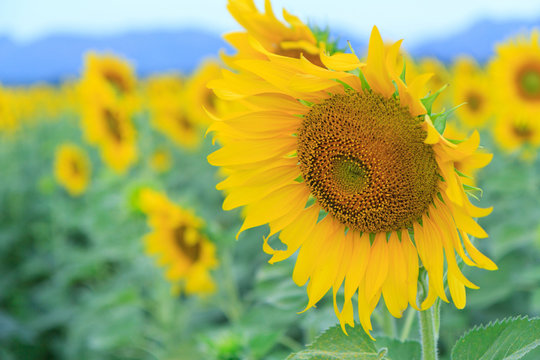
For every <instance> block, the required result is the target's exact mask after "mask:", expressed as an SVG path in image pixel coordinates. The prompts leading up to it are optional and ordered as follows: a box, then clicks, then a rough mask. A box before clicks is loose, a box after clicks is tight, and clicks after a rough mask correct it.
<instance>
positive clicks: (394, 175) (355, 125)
mask: <svg viewBox="0 0 540 360" xmlns="http://www.w3.org/2000/svg"><path fill="white" fill-rule="evenodd" d="M422 121H423V120H422V118H420V117H414V116H412V115H411V114H410V113H409V111H408V109H407V108H404V107H402V106H401V105H400V103H399V100H398V99H394V98H390V99H386V98H384V97H382V96H380V95H378V94H374V93H372V92H365V93H356V92H350V93H347V94H343V95H342V94H339V95H334V96H332V97H331V98H329V99H327V100H325V101H323V102H322V103H320V104H316V105H313V106H312V108H311V110H310V111H309V113H308V114H307V115H306V116H305V118H304V120H303V122H302V125H301V127H300V129H299V131H298V151H297V153H298V159H299V164H300V169H301V171H302V175H303V177H304V180H305V181H306V184H307V186H308V187H309V188H310V190H311V193H312V194H313V195H314V196H315V197H316V198H317V201H318V202H319V204H320V205H321V207H322V208H323V209H325V210H326V211H328V212H329V213H331V214H332V215H333V216H334V217H336V218H337V219H338V220H339V221H340V222H342V223H343V224H345V225H346V226H348V227H350V228H352V229H356V230H359V231H362V232H385V231H394V230H398V229H403V228H407V227H409V226H410V225H411V224H412V222H413V221H414V220H416V219H417V218H419V217H420V216H421V215H422V214H423V213H424V212H425V211H426V209H427V207H428V206H429V204H430V203H431V201H432V199H433V196H435V194H436V192H437V183H438V175H437V163H436V161H435V155H434V152H433V150H432V148H431V146H430V145H428V144H425V143H424V140H425V138H426V136H427V134H426V132H425V131H424V130H422V128H421V126H420V125H421V123H422Z"/></svg>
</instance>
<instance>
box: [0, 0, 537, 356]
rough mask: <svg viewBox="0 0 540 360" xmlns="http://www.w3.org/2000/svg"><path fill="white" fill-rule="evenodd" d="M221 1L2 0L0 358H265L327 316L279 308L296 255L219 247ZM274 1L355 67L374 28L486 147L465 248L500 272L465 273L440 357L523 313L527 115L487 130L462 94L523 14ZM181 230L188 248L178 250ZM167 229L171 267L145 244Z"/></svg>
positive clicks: (290, 288) (533, 156)
mask: <svg viewBox="0 0 540 360" xmlns="http://www.w3.org/2000/svg"><path fill="white" fill-rule="evenodd" d="M255 3H256V4H257V6H258V7H259V9H263V8H264V1H255ZM226 5H227V2H226V0H199V1H195V2H193V1H189V2H188V1H184V0H181V1H178V0H154V1H128V0H108V1H105V0H94V1H91V2H90V1H78V2H75V1H68V0H49V1H46V2H43V1H36V0H19V1H9V0H8V1H4V0H2V1H1V2H0V169H2V170H1V174H2V181H1V182H0V271H1V274H2V276H1V277H0V359H75V358H78V359H283V358H285V357H286V356H287V355H288V354H289V353H291V352H293V351H297V350H299V349H301V348H302V346H303V345H304V344H306V343H309V342H311V341H312V340H313V339H314V338H315V336H316V335H317V334H319V332H320V331H322V330H324V329H326V328H328V327H329V326H332V325H334V324H335V323H336V319H335V315H334V312H333V307H332V299H331V297H330V298H328V297H325V298H324V299H323V300H322V301H321V303H320V304H319V305H318V307H317V309H314V310H311V311H308V312H306V313H303V314H296V313H297V312H298V311H300V310H302V309H303V308H304V306H305V304H306V299H307V297H306V295H305V289H303V288H298V287H296V285H294V283H293V282H292V280H291V278H290V275H291V273H292V267H293V265H294V259H289V260H288V261H284V262H282V263H279V264H275V265H269V264H267V261H268V258H269V256H267V255H266V254H264V253H263V252H262V251H261V248H262V237H263V236H264V235H266V234H267V229H265V228H257V229H252V230H249V231H246V232H245V233H244V234H242V235H241V236H240V238H239V240H238V241H236V240H235V236H236V232H237V231H238V229H239V228H240V224H241V214H240V211H229V212H224V211H223V210H222V209H221V204H222V201H223V195H222V194H221V193H220V192H219V191H218V190H216V184H217V183H219V182H220V181H221V179H222V176H223V174H220V173H219V172H218V169H215V168H212V167H211V166H210V165H208V163H207V162H206V156H207V155H208V154H209V153H210V152H212V151H213V150H212V149H213V146H212V144H211V139H210V138H204V132H205V129H206V128H207V126H208V124H209V123H210V121H211V118H210V117H209V116H208V114H207V113H205V112H204V111H203V110H202V108H203V106H204V107H206V108H208V109H211V110H212V111H213V112H214V113H219V112H220V111H223V107H224V106H225V105H223V104H221V103H220V102H219V100H218V99H215V98H214V97H213V95H212V94H211V93H210V92H209V91H208V89H207V88H206V85H205V84H206V82H208V81H209V80H212V79H213V78H216V77H218V76H219V71H220V67H222V66H223V65H222V64H221V62H220V60H219V53H220V51H224V52H226V53H231V52H232V49H231V47H230V46H228V45H227V44H226V43H225V41H224V40H223V39H222V38H221V35H222V34H224V33H227V32H231V31H238V30H241V27H240V26H239V25H238V24H237V23H236V22H235V20H234V19H233V17H232V16H231V15H230V14H229V13H228V12H227V9H226ZM272 5H273V8H274V11H275V12H276V14H278V17H280V18H281V16H280V15H281V8H283V7H285V8H286V9H287V10H288V11H289V12H291V13H292V14H294V15H296V16H299V17H300V19H302V20H303V21H305V22H307V23H308V24H309V25H310V26H317V27H319V28H326V27H327V28H328V29H329V30H330V33H331V35H332V38H333V39H336V41H338V42H339V44H340V45H341V46H346V45H347V41H350V43H351V45H352V47H353V48H354V49H355V50H356V52H357V53H359V54H362V53H363V52H364V51H365V48H366V44H367V41H368V38H369V33H370V31H371V28H372V27H373V25H377V26H378V27H379V30H380V31H381V34H382V35H383V38H385V39H387V40H389V41H390V40H397V39H401V38H403V39H405V41H404V45H403V46H404V49H405V53H404V54H403V55H404V57H406V58H407V59H408V60H407V61H408V65H407V66H408V69H409V62H410V64H411V65H410V68H411V69H418V71H420V70H423V71H429V72H434V73H435V77H436V78H437V81H438V82H439V84H440V86H442V85H443V84H445V83H449V84H450V86H449V88H448V89H447V90H446V91H445V93H446V94H447V95H445V98H444V99H443V100H441V104H439V105H438V106H440V107H441V108H442V107H446V108H449V107H451V106H452V105H448V106H447V104H450V103H453V104H454V105H457V104H459V103H461V102H468V105H466V106H465V107H464V108H461V109H458V110H457V111H455V112H454V113H453V115H452V116H451V118H449V120H448V128H447V131H448V132H449V133H448V134H450V135H449V136H461V135H467V134H470V133H471V132H472V130H473V129H475V128H480V129H481V136H482V144H483V146H484V148H485V149H486V151H488V152H491V153H494V154H495V157H494V160H493V162H492V163H491V164H490V165H489V166H488V167H487V168H485V169H484V170H482V171H481V172H479V173H478V174H476V176H477V181H476V182H471V183H470V184H469V186H471V187H472V188H474V189H476V188H477V187H478V190H477V191H476V195H477V197H478V198H479V201H480V205H484V206H494V208H495V210H494V212H493V214H492V215H490V216H489V217H487V218H485V219H481V220H480V223H481V225H482V226H483V227H484V228H486V230H487V232H488V233H489V234H490V237H489V238H488V239H485V240H482V241H479V242H477V245H478V246H479V248H481V249H482V250H483V251H484V252H485V253H486V254H487V255H488V256H490V257H491V258H492V259H493V260H494V261H495V262H496V263H497V264H498V266H499V270H498V271H497V272H487V271H481V270H478V271H477V270H474V269H466V275H467V276H468V277H470V278H471V280H472V281H473V282H474V283H475V284H477V285H479V286H480V290H476V291H469V292H468V302H467V307H466V308H465V310H462V311H458V310H456V309H455V308H453V307H452V306H444V307H443V314H442V317H443V325H442V329H441V340H440V342H441V344H440V346H441V355H442V358H443V359H449V358H450V357H449V356H450V354H449V350H450V347H451V345H452V344H453V343H454V342H455V341H456V340H457V339H458V338H459V336H461V334H463V332H464V331H465V330H466V329H469V328H470V327H471V326H473V325H476V324H480V323H487V322H489V321H492V320H494V319H497V318H504V317H508V316H516V315H529V316H538V315H539V314H540V289H539V285H540V221H539V219H540V190H539V189H540V180H539V178H538V174H539V172H540V162H539V160H538V155H537V153H538V147H539V146H540V140H537V139H538V138H539V136H540V135H539V134H540V130H539V128H540V125H538V124H540V112H539V110H538V108H533V109H532V110H530V111H528V112H527V113H526V114H522V115H520V119H521V118H527V120H523V121H522V120H520V122H519V124H518V125H516V127H515V128H510V127H506V128H505V127H504V126H506V125H504V124H507V123H505V122H504V121H506V120H504V119H503V118H505V117H507V112H508V111H507V110H508V109H506V110H505V111H504V114H503V112H500V113H499V112H497V110H496V106H491V105H490V106H491V107H490V108H489V109H488V110H485V111H484V112H482V113H479V112H476V111H477V108H475V106H474V105H475V104H476V103H475V101H476V100H478V99H477V98H476V97H473V96H470V97H469V98H466V95H467V96H468V94H470V93H472V92H477V93H480V96H481V97H482V99H483V100H482V99H481V101H482V102H483V103H485V104H488V103H489V104H493V103H496V102H500V96H501V95H500V94H497V93H496V91H494V90H493V89H494V88H498V87H500V88H503V87H505V86H506V85H505V84H504V83H501V82H500V80H497V76H494V75H493V71H497V70H490V69H491V68H490V64H492V63H493V62H494V61H495V60H494V59H495V58H496V57H497V56H498V55H497V51H496V46H497V44H503V43H508V41H510V40H511V39H515V38H517V37H520V36H521V37H524V38H526V39H530V38H531V34H532V30H533V29H535V28H537V29H538V28H540V3H539V2H538V1H535V0H523V1H488V0H480V1H466V0H456V1H453V2H451V3H449V2H446V3H444V4H443V3H440V2H434V1H424V0H422V1H416V2H414V4H411V3H410V2H409V3H408V2H404V1H384V2H358V1H345V0H334V1H332V2H317V3H314V2H313V1H308V0H295V1H284V0H274V1H272ZM535 41H536V47H535V46H532V47H533V48H534V49H536V50H534V51H538V38H537V37H536V40H532V43H533V44H534V42H535ZM527 43H528V44H531V41H529V40H527ZM531 51H532V50H531ZM527 54H528V53H527V52H519V51H517V50H516V52H515V57H516V58H519V57H520V56H521V57H526V56H528V55H527ZM531 54H532V52H531ZM535 54H536V53H534V54H533V55H530V59H533V60H534V61H536V60H537V59H540V55H538V56H537V55H535ZM533 60H530V61H533ZM524 61H529V60H528V58H525V60H524ZM539 64H540V60H539ZM508 68H509V69H510V65H508ZM498 69H500V67H499V68H498ZM538 69H540V65H539V67H538ZM413 71H415V70H413ZM490 71H491V72H490ZM539 74H540V73H539ZM494 78H495V80H493V79H494ZM464 79H468V81H466V80H464ZM498 81H499V82H498ZM531 81H532V80H531ZM534 81H536V80H534ZM534 81H533V82H534ZM538 81H539V83H540V75H538ZM535 84H536V83H534V84H533V85H534V86H537V85H538V84H536V85H535ZM440 86H439V87H440ZM538 86H540V85H538ZM539 91H540V90H539ZM467 106H468V107H467ZM513 106H515V107H513V108H512V107H511V108H510V110H511V112H513V111H515V112H518V108H519V107H518V106H517V105H515V104H514V105H513ZM519 111H520V114H521V110H519ZM501 119H502V120H501ZM501 124H502V125H501ZM523 124H525V125H523ZM507 125H508V124H507ZM508 126H510V125H508ZM512 126H513V125H512ZM497 129H499V130H497ZM505 129H506V130H505ZM508 129H513V130H508ZM508 131H510V133H511V132H512V131H514V133H515V136H513V135H512V136H511V135H505V134H509V133H508ZM480 188H481V189H483V191H482V190H480ZM156 209H157V210H156ZM160 211H161V212H163V213H167V214H169V215H170V214H173V215H170V216H171V217H172V218H175V219H176V218H178V219H180V220H178V221H179V222H182V224H184V225H182V226H183V227H182V229H183V230H182V231H183V232H182V234H181V236H180V238H181V239H180V240H181V241H180V240H178V239H179V238H178V236H177V235H178V233H174V231H176V230H177V229H178V227H176V228H174V229H173V230H174V231H173V234H172V235H171V234H168V233H167V232H166V229H165V228H166V226H165V225H163V224H162V223H161V220H159V214H161V213H160ZM175 221H176V220H175ZM186 227H187V228H188V229H191V230H189V231H191V232H189V231H188V230H185V228H186ZM167 229H168V228H167ZM184 231H186V232H184ZM175 234H176V235H175ZM188 234H196V235H193V236H195V237H196V238H197V239H199V240H197V241H200V242H201V244H203V245H201V246H197V247H194V246H193V245H192V244H191V243H189V241H188V240H184V239H187V238H189V236H191V235H189V236H188ZM171 236H172V237H174V236H177V237H176V238H174V239H173V240H171V241H172V242H171V244H176V246H178V247H179V248H180V249H181V250H183V251H184V253H187V254H188V255H189V256H187V257H186V258H182V256H180V257H177V258H175V257H174V256H173V255H171V253H174V249H173V250H171V249H169V248H159V247H158V246H156V245H155V243H153V241H155V239H156V238H160V237H163V238H167V239H168V237H171ZM175 241H176V242H175ZM178 241H180V242H178ZM186 241H188V242H187V243H186ZM208 244H210V245H208ZM171 246H172V245H171ZM186 249H188V250H186ZM175 266H176V267H175ZM173 267H175V269H176V270H175V271H172V270H171V268H173ZM374 317H375V318H376V319H375V320H376V323H377V324H379V325H376V326H377V328H376V331H379V332H385V331H390V332H391V333H392V331H393V332H394V335H399V334H400V333H402V330H403V329H405V328H406V327H409V328H411V329H412V330H411V334H416V333H417V332H418V331H417V330H416V327H417V324H416V323H415V322H416V320H414V318H413V317H412V316H411V315H408V314H406V315H405V317H404V319H400V320H397V321H396V324H395V325H394V327H393V329H392V328H391V329H390V330H388V328H387V329H384V326H383V322H384V321H383V320H382V317H383V315H382V314H380V313H378V312H376V313H375V315H374ZM377 317H379V318H380V319H381V320H380V322H377ZM412 336H413V337H414V335H412ZM537 350H538V349H537ZM538 358H540V352H539V351H536V352H534V351H533V352H531V353H530V354H529V355H528V357H527V359H538Z"/></svg>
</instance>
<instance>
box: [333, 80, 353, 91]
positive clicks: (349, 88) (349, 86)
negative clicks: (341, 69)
mask: <svg viewBox="0 0 540 360" xmlns="http://www.w3.org/2000/svg"><path fill="white" fill-rule="evenodd" d="M334 80H335V81H336V82H338V83H340V84H341V85H343V87H344V88H345V89H347V90H352V91H355V90H354V88H353V87H352V86H351V85H349V84H347V83H346V82H344V81H342V80H339V79H334Z"/></svg>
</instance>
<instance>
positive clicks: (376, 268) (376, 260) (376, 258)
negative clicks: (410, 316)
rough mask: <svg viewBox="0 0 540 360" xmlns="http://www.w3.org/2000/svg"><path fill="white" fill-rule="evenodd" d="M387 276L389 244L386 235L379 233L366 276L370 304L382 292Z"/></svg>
mask: <svg viewBox="0 0 540 360" xmlns="http://www.w3.org/2000/svg"><path fill="white" fill-rule="evenodd" d="M387 275H388V244H387V242H386V233H377V234H375V240H374V241H373V246H372V247H371V251H370V254H369V261H368V266H367V269H366V275H365V282H366V300H367V301H368V302H371V301H372V299H373V298H374V297H375V295H376V294H377V292H380V291H381V288H382V285H383V284H384V282H385V280H386V276H387Z"/></svg>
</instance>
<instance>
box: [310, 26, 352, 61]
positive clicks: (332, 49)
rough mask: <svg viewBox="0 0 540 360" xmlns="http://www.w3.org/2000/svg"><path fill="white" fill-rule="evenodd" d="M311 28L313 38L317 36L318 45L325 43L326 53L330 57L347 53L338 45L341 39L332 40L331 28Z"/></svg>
mask: <svg viewBox="0 0 540 360" xmlns="http://www.w3.org/2000/svg"><path fill="white" fill-rule="evenodd" d="M309 28H310V29H311V32H312V33H313V36H315V40H317V44H320V43H324V44H325V45H326V52H327V53H328V55H333V54H335V53H342V52H345V50H346V48H343V47H340V46H339V45H338V43H339V38H335V39H331V38H330V28H329V27H328V26H326V27H325V28H320V27H319V26H317V25H309Z"/></svg>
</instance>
